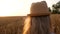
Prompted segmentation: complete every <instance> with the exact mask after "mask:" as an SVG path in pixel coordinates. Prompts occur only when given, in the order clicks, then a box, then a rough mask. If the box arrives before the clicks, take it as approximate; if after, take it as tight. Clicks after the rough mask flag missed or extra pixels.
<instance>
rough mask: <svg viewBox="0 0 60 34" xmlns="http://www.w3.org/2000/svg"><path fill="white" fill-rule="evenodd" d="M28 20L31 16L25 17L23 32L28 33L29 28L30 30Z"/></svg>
mask: <svg viewBox="0 0 60 34" xmlns="http://www.w3.org/2000/svg"><path fill="white" fill-rule="evenodd" d="M30 20H31V17H30V16H28V17H27V18H26V19H25V22H24V27H23V34H28V33H29V30H30V26H31V25H30Z"/></svg>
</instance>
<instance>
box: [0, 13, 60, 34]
mask: <svg viewBox="0 0 60 34" xmlns="http://www.w3.org/2000/svg"><path fill="white" fill-rule="evenodd" d="M25 19H26V16H15V17H0V34H22V32H23V26H24V21H25ZM50 21H51V22H50V25H51V27H50V31H51V32H55V33H56V34H60V14H51V15H50Z"/></svg>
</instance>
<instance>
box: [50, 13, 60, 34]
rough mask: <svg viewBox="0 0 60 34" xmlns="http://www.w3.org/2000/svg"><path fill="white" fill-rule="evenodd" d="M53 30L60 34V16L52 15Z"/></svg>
mask: <svg viewBox="0 0 60 34" xmlns="http://www.w3.org/2000/svg"><path fill="white" fill-rule="evenodd" d="M50 18H51V30H52V32H55V33H56V34H60V14H51V15H50Z"/></svg>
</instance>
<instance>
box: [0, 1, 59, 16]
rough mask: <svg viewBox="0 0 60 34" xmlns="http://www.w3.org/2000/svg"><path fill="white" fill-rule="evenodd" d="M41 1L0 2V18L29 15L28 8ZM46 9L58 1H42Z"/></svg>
mask: <svg viewBox="0 0 60 34" xmlns="http://www.w3.org/2000/svg"><path fill="white" fill-rule="evenodd" d="M41 1H43V0H0V16H26V15H27V14H29V13H30V7H31V4H32V3H33V2H41ZM44 1H46V2H47V5H48V7H51V6H52V4H55V3H57V2H58V1H60V0H44Z"/></svg>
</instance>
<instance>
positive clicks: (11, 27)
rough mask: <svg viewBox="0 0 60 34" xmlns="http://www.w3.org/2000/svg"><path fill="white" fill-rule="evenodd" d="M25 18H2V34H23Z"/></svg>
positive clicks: (0, 22)
mask: <svg viewBox="0 0 60 34" xmlns="http://www.w3.org/2000/svg"><path fill="white" fill-rule="evenodd" d="M24 19H25V17H20V16H18V17H0V34H22V30H23V22H24Z"/></svg>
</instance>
